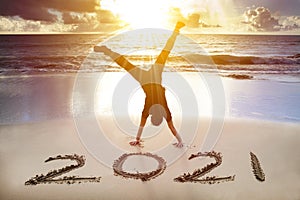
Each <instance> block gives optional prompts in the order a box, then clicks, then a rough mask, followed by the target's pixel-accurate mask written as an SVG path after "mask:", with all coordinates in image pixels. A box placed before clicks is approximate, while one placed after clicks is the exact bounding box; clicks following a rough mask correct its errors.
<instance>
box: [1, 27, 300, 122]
mask: <svg viewBox="0 0 300 200" xmlns="http://www.w3.org/2000/svg"><path fill="white" fill-rule="evenodd" d="M169 33H170V32H168V31H162V32H156V33H154V35H153V34H152V33H151V34H149V32H147V31H146V32H145V31H144V30H143V31H142V34H141V33H140V32H138V33H136V32H127V33H122V34H119V35H116V36H112V35H105V34H54V35H1V36H0V107H1V112H0V124H11V123H24V122H32V121H42V120H49V119H56V118H65V117H72V115H73V114H74V109H73V106H74V105H73V104H74V103H78V104H81V103H82V102H80V101H79V100H78V102H77V101H76V102H74V101H73V102H72V95H73V93H72V92H73V91H72V88H73V86H74V81H75V78H74V77H75V76H74V73H77V72H84V73H85V74H87V77H88V76H91V77H92V78H94V79H95V78H97V73H98V74H99V73H101V72H124V70H123V69H121V68H120V67H119V66H117V65H116V64H115V63H114V62H113V61H112V60H111V59H110V58H108V57H107V56H104V55H103V54H102V53H95V52H93V47H94V46H95V45H107V46H109V47H110V48H112V49H113V50H114V51H116V52H119V53H122V54H124V55H125V56H126V57H127V58H128V59H129V60H130V61H131V62H132V63H134V64H136V65H137V66H138V67H141V68H145V69H147V67H149V66H150V65H151V64H152V63H153V62H154V61H155V59H156V56H157V55H158V54H159V52H160V50H161V49H162V48H163V45H164V43H165V42H166V40H167V39H168V36H169V35H170V34H169ZM128 34H129V35H128ZM132 34H133V35H132ZM165 71H166V72H174V71H175V72H180V73H181V72H183V73H193V72H200V73H201V72H204V73H212V74H214V75H217V76H222V77H228V78H226V79H224V81H225V82H224V90H225V95H226V101H227V102H226V105H227V108H226V112H227V113H226V116H229V117H237V118H254V119H262V120H271V121H274V120H275V121H281V122H282V121H284V122H293V123H295V122H296V123H298V122H299V121H300V110H299V109H298V107H299V105H298V104H299V102H300V36H293V35H204V34H188V35H182V36H180V37H178V38H177V40H176V43H175V46H174V48H173V50H172V53H171V54H170V57H169V58H168V61H167V64H166V67H165ZM68 74H73V75H71V76H68ZM116 74H117V73H116ZM118 74H119V73H118ZM236 79H244V80H245V81H240V82H239V80H236ZM239 83H240V84H239ZM192 87H194V88H197V87H198V86H197V85H193V86H192ZM199 95H200V96H199ZM201 95H203V94H196V96H199V98H200V100H199V104H201V105H202V104H203V96H202V97H201ZM205 98H206V97H205ZM207 101H209V99H208V100H207ZM141 106H142V105H141ZM202 107H203V108H204V110H209V109H210V108H209V107H208V108H205V105H204V104H203V105H202ZM87 109H90V108H85V107H84V108H82V110H79V111H78V112H80V113H81V112H86V111H87ZM200 111H201V112H202V111H203V110H200ZM76 112H77V111H76Z"/></svg>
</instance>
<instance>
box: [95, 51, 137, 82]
mask: <svg viewBox="0 0 300 200" xmlns="http://www.w3.org/2000/svg"><path fill="white" fill-rule="evenodd" d="M94 51H95V52H102V53H104V54H105V55H107V56H109V57H110V58H111V59H113V60H114V61H115V62H116V63H117V64H118V65H119V66H120V67H122V68H123V69H125V70H126V71H127V72H128V73H130V75H131V76H132V77H133V78H135V79H136V80H137V81H138V82H141V74H142V73H143V70H141V69H140V68H138V67H136V66H135V65H133V64H132V63H131V62H129V61H128V60H127V59H126V58H125V57H124V56H123V55H121V54H119V53H117V52H114V51H112V50H111V49H109V48H107V47H106V46H95V47H94Z"/></svg>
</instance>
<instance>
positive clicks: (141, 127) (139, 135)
mask: <svg viewBox="0 0 300 200" xmlns="http://www.w3.org/2000/svg"><path fill="white" fill-rule="evenodd" d="M146 121H147V118H144V117H143V116H142V117H141V122H140V127H139V130H138V132H137V134H136V140H135V141H131V142H129V144H130V145H131V146H140V145H141V136H142V133H143V129H144V126H145V124H146Z"/></svg>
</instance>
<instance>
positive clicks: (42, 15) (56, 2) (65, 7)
mask: <svg viewBox="0 0 300 200" xmlns="http://www.w3.org/2000/svg"><path fill="white" fill-rule="evenodd" d="M97 2H98V3H97ZM99 6H100V5H99V1H96V0H72V1H70V0H26V1H24V0H1V6H0V15H2V16H19V17H21V18H23V19H28V20H41V21H56V20H57V16H56V15H55V14H53V13H51V12H49V9H54V10H57V11H59V12H66V11H69V12H95V11H97V9H99Z"/></svg>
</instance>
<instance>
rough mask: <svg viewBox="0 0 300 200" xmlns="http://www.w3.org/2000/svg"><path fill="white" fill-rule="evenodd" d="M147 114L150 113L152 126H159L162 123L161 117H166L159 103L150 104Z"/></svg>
mask: <svg viewBox="0 0 300 200" xmlns="http://www.w3.org/2000/svg"><path fill="white" fill-rule="evenodd" d="M149 114H150V115H151V123H152V124H153V125H154V126H159V125H160V124H161V123H162V121H163V118H164V117H166V111H165V109H164V108H163V107H162V106H161V105H159V104H154V105H153V106H151V108H150V110H149Z"/></svg>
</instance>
